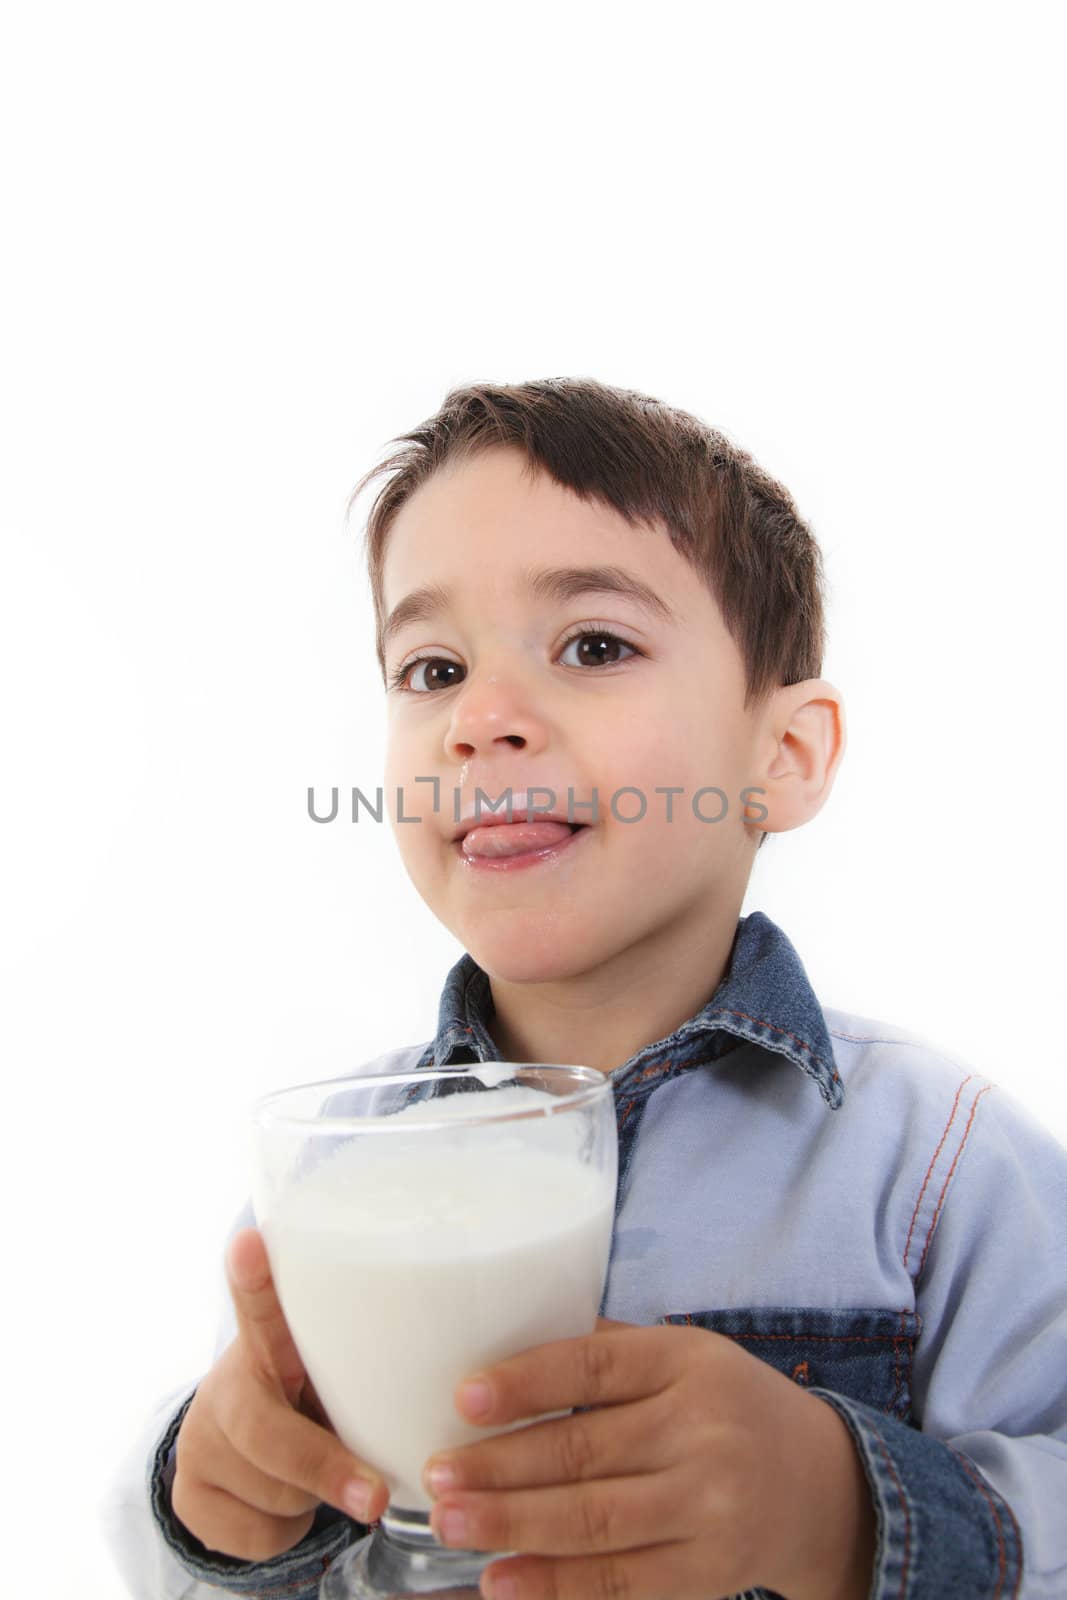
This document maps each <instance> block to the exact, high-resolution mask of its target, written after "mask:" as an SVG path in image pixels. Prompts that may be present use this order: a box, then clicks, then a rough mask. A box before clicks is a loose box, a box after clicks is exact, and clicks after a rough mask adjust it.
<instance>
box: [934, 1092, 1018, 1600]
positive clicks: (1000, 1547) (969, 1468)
mask: <svg viewBox="0 0 1067 1600" xmlns="http://www.w3.org/2000/svg"><path fill="white" fill-rule="evenodd" d="M975 1104H976V1105H977V1104H978V1102H977V1100H976V1101H975ZM948 1448H949V1449H950V1450H952V1446H951V1445H949V1446H948ZM952 1454H953V1455H954V1456H955V1457H956V1460H957V1461H958V1462H959V1463H960V1466H961V1467H962V1468H963V1470H964V1472H966V1474H967V1476H968V1477H969V1478H972V1479H973V1480H974V1482H975V1483H976V1484H977V1485H978V1489H979V1492H980V1494H981V1495H982V1498H983V1499H984V1500H985V1501H986V1503H987V1505H988V1506H989V1509H990V1511H991V1512H992V1513H993V1520H994V1522H995V1523H996V1525H997V1555H998V1557H999V1558H1000V1571H999V1573H998V1575H997V1592H996V1594H995V1595H994V1596H993V1600H999V1596H1000V1592H1001V1588H1002V1586H1003V1583H1004V1568H1005V1567H1006V1566H1007V1560H1006V1558H1005V1555H1004V1530H1003V1527H1002V1526H1001V1521H1000V1513H999V1511H998V1510H997V1507H996V1503H995V1501H993V1500H992V1499H991V1498H990V1496H989V1494H988V1493H987V1490H986V1484H985V1482H984V1480H983V1479H982V1478H981V1477H980V1476H979V1475H978V1473H977V1472H976V1471H975V1470H974V1463H973V1462H971V1461H968V1460H967V1458H966V1456H963V1455H961V1454H960V1452H959V1451H958V1450H952ZM1019 1576H1020V1577H1021V1576H1022V1574H1021V1573H1020V1575H1019ZM1018 1592H1019V1586H1018V1584H1016V1586H1015V1593H1016V1594H1018Z"/></svg>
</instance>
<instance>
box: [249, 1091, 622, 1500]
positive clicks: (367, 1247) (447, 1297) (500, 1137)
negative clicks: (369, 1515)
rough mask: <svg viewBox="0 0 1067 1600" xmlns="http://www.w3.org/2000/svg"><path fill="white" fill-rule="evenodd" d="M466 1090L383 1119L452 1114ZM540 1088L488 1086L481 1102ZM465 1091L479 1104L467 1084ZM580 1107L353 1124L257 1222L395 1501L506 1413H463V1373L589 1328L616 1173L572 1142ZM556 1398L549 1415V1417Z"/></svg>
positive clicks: (284, 1291) (319, 1380) (340, 1413)
mask: <svg viewBox="0 0 1067 1600" xmlns="http://www.w3.org/2000/svg"><path fill="white" fill-rule="evenodd" d="M471 1099H472V1097H471V1096H469V1095H450V1096H447V1097H445V1098H443V1099H436V1100H432V1101H426V1102H422V1103H420V1104H416V1105H413V1106H411V1107H409V1108H407V1109H405V1110H404V1111H402V1112H399V1113H398V1114H397V1116H396V1117H395V1118H391V1119H389V1120H390V1122H394V1123H396V1122H399V1121H400V1120H401V1119H404V1122H405V1124H406V1123H407V1122H408V1121H411V1122H416V1121H425V1120H427V1119H431V1118H432V1119H434V1120H438V1119H441V1120H446V1121H449V1122H455V1121H456V1119H457V1118H459V1117H462V1116H466V1117H468V1118H469V1117H470V1116H471ZM551 1099H552V1097H551V1096H548V1095H545V1094H544V1093H541V1092H539V1091H537V1090H532V1089H528V1088H519V1087H513V1088H509V1089H500V1090H495V1091H494V1093H493V1100H492V1105H493V1110H494V1112H499V1111H501V1110H503V1109H504V1108H505V1103H506V1104H507V1108H508V1109H521V1108H524V1107H526V1106H527V1105H534V1104H538V1105H541V1106H544V1105H545V1104H546V1102H547V1103H550V1102H551ZM478 1100H479V1105H480V1106H481V1105H483V1104H484V1100H483V1097H481V1096H479V1097H478ZM589 1133H590V1127H589V1122H588V1118H587V1117H584V1116H579V1115H577V1114H574V1113H571V1114H568V1113H563V1114H558V1113H557V1114H556V1115H554V1116H549V1117H544V1118H540V1117H539V1118H536V1119H532V1118H531V1119H528V1120H524V1121H522V1122H512V1123H497V1124H494V1125H492V1127H491V1128H490V1126H488V1125H486V1124H482V1125H481V1126H480V1127H477V1126H467V1127H459V1126H456V1127H448V1128H444V1129H441V1128H439V1129H434V1130H426V1131H425V1132H423V1133H421V1134H420V1133H416V1132H415V1131H414V1129H413V1130H412V1134H410V1135H409V1134H407V1133H404V1132H400V1131H397V1132H389V1133H384V1134H372V1135H370V1136H369V1137H364V1136H359V1135H357V1136H356V1137H355V1138H353V1139H351V1140H349V1141H348V1142H346V1143H343V1144H341V1145H340V1146H339V1147H338V1148H335V1149H334V1150H333V1151H332V1153H330V1154H329V1155H328V1156H327V1157H326V1159H325V1160H322V1161H321V1162H320V1163H319V1165H318V1166H316V1167H315V1169H314V1170H313V1171H311V1172H310V1173H308V1174H306V1175H305V1176H304V1177H302V1178H301V1179H300V1180H299V1181H297V1182H294V1183H292V1184H291V1185H290V1187H289V1188H288V1189H287V1190H285V1191H284V1192H283V1193H282V1195H281V1197H280V1199H277V1200H275V1201H274V1202H273V1203H272V1205H271V1208H270V1212H269V1215H268V1216H266V1217H265V1218H263V1220H262V1229H263V1234H264V1238H265V1240H266V1243H267V1249H268V1252H269V1255H270V1261H271V1267H272V1270H273V1274H274V1279H275V1283H276V1285H277V1289H278V1296H279V1299H280V1300H281V1304H282V1309H283V1310H284V1312H285V1316H286V1320H287V1321H288V1323H289V1326H290V1328H291V1330H292V1333H293V1337H294V1339H295V1341H296V1345H297V1348H298V1349H299V1351H300V1354H301V1356H302V1358H303V1360H304V1364H305V1366H306V1367H307V1370H308V1372H309V1374H310V1376H311V1379H312V1382H313V1383H314V1385H315V1388H316V1390H317V1392H318V1395H319V1398H320V1399H321V1400H322V1403H323V1405H324V1407H325V1408H326V1412H327V1414H328V1416H329V1417H330V1420H331V1422H332V1423H333V1425H334V1428H335V1429H336V1431H337V1434H338V1436H339V1437H340V1438H341V1439H342V1440H343V1441H344V1443H345V1444H346V1445H347V1446H348V1448H349V1449H350V1450H352V1451H353V1453H354V1454H355V1455H357V1456H359V1457H360V1458H361V1459H362V1460H364V1461H366V1462H368V1463H369V1464H370V1465H371V1466H373V1467H375V1468H376V1469H377V1470H378V1471H379V1472H380V1473H381V1474H382V1476H383V1477H384V1478H385V1480H386V1482H387V1483H388V1485H389V1490H390V1502H391V1504H392V1505H393V1506H401V1507H406V1508H408V1509H410V1510H416V1511H429V1510H430V1508H431V1506H432V1504H433V1501H432V1499H431V1498H430V1497H429V1496H428V1495H427V1494H426V1492H425V1491H424V1489H423V1487H422V1468H423V1466H424V1464H425V1462H426V1460H427V1458H428V1457H429V1456H430V1455H432V1454H433V1453H434V1452H435V1451H436V1450H443V1449H447V1448H449V1447H454V1446H458V1445H463V1444H468V1443H471V1442H473V1441H474V1440H476V1439H483V1438H487V1437H489V1436H490V1435H492V1434H496V1433H504V1432H507V1431H510V1428H512V1427H515V1426H518V1425H520V1424H514V1423H513V1424H509V1425H508V1426H507V1427H501V1426H496V1427H492V1428H479V1427H476V1426H474V1425H473V1424H470V1423H466V1422H464V1421H463V1420H462V1418H461V1417H460V1416H459V1414H458V1413H457V1411H456V1409H455V1405H454V1402H453V1393H454V1390H455V1388H456V1385H457V1384H458V1383H459V1382H460V1381H461V1380H462V1379H463V1378H465V1377H468V1376H470V1375H472V1374H473V1373H475V1372H477V1371H479V1370H481V1369H484V1368H485V1367H488V1366H490V1365H491V1364H492V1363H494V1362H496V1361H499V1360H502V1359H504V1358H505V1357H507V1356H511V1355H516V1354H518V1353H519V1352H520V1351H522V1350H527V1349H529V1348H531V1347H532V1346H534V1345H538V1344H545V1343H548V1342H549V1341H551V1340H555V1339H567V1338H574V1337H577V1336H579V1335H582V1334H587V1333H591V1332H592V1331H593V1329H594V1327H595V1325H596V1316H597V1309H598V1307H599V1304H600V1298H601V1294H602V1292H603V1287H604V1279H605V1274H606V1271H607V1263H608V1255H609V1251H610V1247H611V1230H612V1223H613V1219H614V1203H615V1181H614V1180H615V1173H614V1170H612V1171H610V1172H608V1173H601V1172H597V1171H595V1170H593V1169H592V1168H590V1167H589V1166H588V1165H586V1164H585V1163H583V1162H582V1161H581V1160H580V1159H579V1157H578V1149H577V1142H578V1140H579V1139H580V1138H582V1137H583V1136H584V1137H588V1136H589ZM566 1414H567V1413H566V1412H559V1411H557V1412H552V1413H549V1414H548V1415H551V1416H562V1415H566Z"/></svg>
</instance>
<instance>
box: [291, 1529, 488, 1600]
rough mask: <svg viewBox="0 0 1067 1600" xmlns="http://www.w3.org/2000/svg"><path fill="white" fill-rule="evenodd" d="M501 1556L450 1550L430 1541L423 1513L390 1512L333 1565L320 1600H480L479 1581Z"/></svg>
mask: <svg viewBox="0 0 1067 1600" xmlns="http://www.w3.org/2000/svg"><path fill="white" fill-rule="evenodd" d="M505 1554H507V1552H506V1551H499V1550H498V1551H485V1550H450V1549H449V1548H448V1547H447V1546H445V1545H442V1544H438V1542H437V1540H436V1539H435V1538H434V1535H433V1530H432V1528H431V1527H430V1518H429V1515H428V1513H427V1512H425V1511H404V1510H402V1509H401V1508H399V1507H397V1506H389V1508H388V1509H387V1510H386V1512H385V1514H384V1516H383V1517H382V1520H381V1525H380V1526H379V1527H377V1528H376V1529H375V1530H374V1532H373V1533H370V1534H368V1535H367V1537H366V1538H365V1539H361V1540H360V1541H359V1543H358V1544H354V1545H351V1546H350V1547H349V1549H347V1550H346V1551H345V1553H344V1555H342V1556H339V1557H338V1558H337V1560H336V1561H334V1562H333V1563H332V1565H331V1566H330V1568H329V1570H328V1571H327V1572H326V1574H325V1575H324V1577H323V1579H322V1582H321V1584H320V1585H319V1600H410V1597H412V1596H414V1595H426V1594H430V1595H432V1594H447V1595H448V1596H450V1600H481V1591H480V1589H479V1588H478V1579H479V1578H480V1577H481V1575H482V1572H483V1571H484V1570H485V1568H486V1567H487V1566H488V1565H489V1563H490V1562H491V1561H496V1560H497V1559H498V1558H499V1557H500V1556H502V1555H505Z"/></svg>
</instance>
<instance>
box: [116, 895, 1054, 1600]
mask: <svg viewBox="0 0 1067 1600" xmlns="http://www.w3.org/2000/svg"><path fill="white" fill-rule="evenodd" d="M492 1013H493V1004H492V996H491V992H490V986H489V979H488V977H487V975H486V973H485V972H484V971H483V970H482V969H481V968H480V967H478V965H477V964H476V963H475V962H474V960H473V959H472V958H471V957H470V956H469V955H464V956H463V957H461V959H460V960H459V961H458V962H457V963H456V965H455V966H454V967H453V968H452V970H451V971H450V972H449V974H448V977H447V979H446V982H445V985H444V990H443V993H442V995H441V1001H440V1010H439V1017H438V1026H437V1032H436V1035H435V1037H434V1039H433V1040H432V1041H430V1042H429V1043H426V1044H420V1045H411V1046H407V1047H403V1048H400V1049H398V1050H394V1051H389V1052H387V1053H386V1054H385V1055H383V1056H381V1057H379V1058H377V1059H376V1060H375V1061H374V1062H369V1063H367V1064H366V1065H365V1066H364V1067H362V1068H361V1069H360V1070H361V1071H366V1072H386V1071H403V1070H412V1069H413V1068H415V1067H419V1068H425V1067H432V1066H446V1065H458V1064H461V1063H465V1062H476V1061H489V1060H499V1059H500V1052H499V1051H498V1050H497V1048H496V1046H495V1044H494V1042H493V1040H492V1038H491V1036H490V1034H489V1031H488V1027H489V1023H490V1022H491V1020H492ZM610 1079H611V1084H612V1088H613V1091H614V1098H615V1107H616V1114H617V1121H618V1131H619V1184H618V1194H617V1203H616V1214H615V1227H614V1231H613V1237H612V1248H611V1257H610V1262H609V1267H608V1273H607V1281H606V1285H605V1289H604V1296H603V1300H602V1303H601V1308H600V1314H601V1315H602V1316H606V1317H611V1318H614V1319H616V1320H618V1321H623V1322H630V1323H635V1324H638V1325H642V1326H652V1325H669V1324H684V1325H686V1326H690V1327H698V1328H707V1329H710V1330H711V1331H713V1332H715V1333H718V1334H720V1335H723V1336H725V1337H727V1338H730V1339H736V1340H737V1341H738V1342H740V1343H741V1344H742V1345H743V1346H744V1348H745V1349H747V1350H749V1351H750V1352H751V1353H752V1354H753V1355H755V1356H757V1357H759V1358H760V1359H761V1360H763V1361H767V1362H769V1363H770V1364H771V1365H772V1366H774V1367H776V1368H777V1369H778V1371H780V1372H782V1373H784V1374H785V1375H786V1376H787V1377H789V1378H790V1379H791V1380H792V1381H793V1382H795V1383H798V1384H802V1385H804V1387H805V1388H807V1389H808V1390H809V1391H810V1392H811V1393H812V1394H814V1395H817V1396H819V1397H820V1398H821V1399H822V1400H823V1401H825V1402H826V1404H827V1405H830V1406H833V1408H834V1409H835V1410H836V1411H837V1412H838V1413H839V1415H840V1416H841V1417H842V1418H843V1420H844V1422H845V1424H846V1425H847V1427H848V1429H849V1432H850V1434H851V1436H852V1439H853V1441H854V1443H855V1447H856V1450H857V1452H858V1456H859V1460H860V1463H861V1465H862V1468H863V1471H864V1473H865V1475H866V1479H867V1483H868V1486H869V1490H870V1494H871V1500H872V1503H873V1507H874V1513H875V1519H876V1526H877V1541H876V1553H875V1559H874V1568H873V1573H872V1582H871V1588H870V1592H869V1600H935V1597H936V1600H947V1597H952V1600H971V1597H974V1600H978V1597H986V1596H988V1597H990V1600H993V1597H998V1600H999V1597H1001V1596H1003V1597H1005V1600H1007V1597H1009V1596H1013V1597H1021V1600H1064V1597H1065V1596H1067V1233H1065V1229H1064V1221H1065V1219H1067V1151H1065V1150H1064V1148H1063V1147H1062V1146H1061V1145H1060V1144H1059V1143H1058V1142H1057V1141H1056V1140H1055V1139H1054V1138H1053V1137H1052V1135H1051V1134H1050V1133H1048V1132H1047V1131H1046V1130H1045V1129H1044V1128H1043V1127H1042V1126H1041V1124H1040V1123H1038V1122H1037V1121H1036V1120H1035V1119H1034V1118H1033V1117H1032V1116H1031V1115H1030V1113H1029V1112H1028V1111H1027V1110H1026V1109H1025V1108H1024V1107H1023V1106H1022V1105H1021V1104H1020V1103H1019V1102H1017V1101H1016V1100H1015V1099H1013V1098H1012V1097H1011V1096H1010V1095H1009V1094H1007V1093H1006V1092H1005V1091H1004V1090H1003V1089H1001V1088H999V1087H998V1086H997V1085H996V1084H995V1083H993V1082H991V1081H990V1080H989V1079H987V1078H985V1077H983V1076H982V1075H981V1074H980V1073H977V1072H974V1071H972V1070H970V1069H969V1068H968V1067H967V1066H966V1065H965V1064H960V1063H957V1062H956V1061H955V1060H953V1059H952V1058H950V1057H948V1056H946V1055H945V1054H943V1053H942V1052H940V1051H939V1050H937V1049H936V1048H934V1047H933V1046H932V1045H930V1044H929V1043H928V1042H927V1041H925V1040H924V1039H922V1038H920V1037H918V1036H917V1035H915V1034H912V1033H907V1032H905V1031H904V1030H902V1029H900V1028H897V1027H894V1026H892V1025H887V1024H884V1023H881V1022H873V1021H871V1020H870V1019H868V1018H865V1017H860V1016H856V1015H853V1014H851V1013H846V1012H843V1011H839V1010H834V1009H829V1008H827V1007H824V1006H822V1005H821V1004H820V1003H819V1001H818V1000H817V999H816V996H815V994H814V992H813V990H812V988H811V985H810V983H809V981H808V978H807V975H806V973H805V970H804V967H803V965H802V963H801V961H800V959H799V957H798V955H797V953H796V951H795V950H794V948H793V946H792V944H791V943H790V941H789V939H788V938H787V937H786V935H785V934H784V933H783V932H782V931H781V929H780V928H778V927H777V926H776V925H775V924H774V923H773V922H772V921H771V920H770V918H768V917H767V916H765V915H764V914H763V913H762V912H759V911H755V912H752V913H751V914H750V915H749V916H747V917H743V918H741V919H739V922H738V926H737V931H736V934H735V938H734V944H733V948H732V951H731V958H730V962H729V965H728V970H727V972H726V975H725V976H724V978H723V980H722V982H721V983H720V984H719V986H718V988H717V989H716V991H715V993H714V994H713V995H712V997H711V999H710V1000H709V1001H708V1003H707V1004H706V1005H705V1006H703V1008H702V1009H701V1010H700V1011H698V1012H697V1013H696V1014H695V1015H694V1016H692V1017H691V1018H690V1019H689V1020H688V1021H687V1022H685V1023H684V1024H683V1025H682V1026H681V1027H679V1028H677V1029H676V1030H675V1031H674V1032H673V1033H671V1034H669V1035H668V1036H667V1037H666V1038H663V1039H660V1040H657V1041H656V1042H655V1043H653V1044H650V1045H647V1046H645V1048H643V1049H642V1050H640V1051H638V1053H637V1054H636V1055H634V1056H632V1057H631V1058H630V1060H629V1061H627V1062H625V1063H624V1064H623V1065H622V1066H620V1067H618V1068H617V1069H616V1070H615V1071H614V1072H612V1073H611V1074H610ZM252 1221H254V1215H253V1212H252V1209H251V1206H247V1207H246V1208H245V1210H244V1211H243V1212H242V1214H241V1216H240V1217H239V1218H238V1219H237V1221H236V1222H235V1224H234V1227H233V1229H232V1231H231V1236H232V1232H236V1230H237V1228H239V1227H243V1226H246V1225H248V1224H249V1223H250V1222H252ZM235 1331H236V1328H235V1323H234V1319H233V1312H232V1307H229V1304H228V1298H227V1301H226V1302H225V1308H224V1313H223V1322H222V1327H221V1330H220V1334H219V1340H218V1344H217V1347H216V1353H217V1354H218V1353H221V1351H222V1349H224V1348H225V1346H226V1344H228V1343H229V1341H230V1339H231V1338H232V1337H233V1335H234V1332H235ZM194 1393H195V1389H194V1390H193V1391H192V1392H191V1393H188V1394H185V1395H184V1398H182V1399H181V1401H180V1403H179V1404H177V1406H175V1401H176V1400H177V1398H178V1397H177V1396H169V1397H168V1398H167V1400H166V1401H164V1402H163V1404H162V1405H161V1406H160V1408H159V1409H158V1410H157V1411H156V1413H155V1415H154V1416H153V1418H152V1419H151V1422H150V1424H149V1426H148V1427H147V1428H146V1430H145V1432H144V1434H143V1435H142V1437H141V1438H140V1439H139V1440H138V1441H137V1444H136V1446H135V1448H134V1450H133V1452H132V1453H131V1455H130V1457H129V1458H128V1461H127V1464H126V1467H125V1469H124V1472H123V1474H122V1475H121V1476H120V1478H119V1479H118V1480H116V1482H115V1484H114V1486H113V1489H112V1492H111V1494H110V1496H109V1500H108V1502H107V1505H106V1508H105V1527H106V1531H107V1533H108V1536H109V1541H110V1544H111V1548H112V1551H113V1554H114V1557H115V1560H116V1562H117V1564H118V1565H119V1567H120V1569H121V1570H122V1572H123V1574H124V1576H125V1578H126V1581H127V1582H128V1584H129V1586H130V1588H131V1591H132V1592H133V1593H134V1594H135V1595H136V1596H137V1597H138V1600H149V1597H153V1600H155V1597H160V1600H194V1597H199V1596H204V1600H207V1596H209V1595H214V1594H217V1593H218V1591H219V1590H220V1589H221V1590H222V1591H224V1592H228V1593H232V1594H241V1595H246V1596H249V1595H254V1596H261V1597H264V1600H266V1597H278V1600H281V1597H282V1596H285V1597H286V1600H314V1597H315V1596H316V1594H317V1589H318V1583H319V1580H320V1578H321V1575H322V1573H323V1571H324V1570H325V1569H326V1567H328V1566H329V1564H330V1562H331V1561H332V1560H333V1559H334V1557H336V1555H338V1554H339V1553H340V1552H341V1551H342V1550H343V1549H344V1548H345V1547H346V1546H347V1545H348V1544H349V1543H350V1542H351V1540H352V1539H353V1538H359V1537H362V1536H363V1534H364V1533H365V1532H366V1529H365V1528H364V1527H363V1526H362V1525H361V1524H359V1523H355V1522H353V1521H352V1520H351V1519H349V1518H347V1517H345V1516H343V1515H342V1514H341V1513H340V1512H338V1511H335V1510H333V1509H332V1508H330V1507H327V1506H321V1507H320V1508H319V1512H318V1514H317V1517H316V1521H315V1525H314V1526H313V1528H312V1529H311V1531H310V1532H309V1533H308V1534H307V1535H306V1537H305V1538H304V1539H303V1540H302V1541H301V1542H300V1543H299V1544H298V1545H296V1546H295V1547H294V1548H293V1549H292V1550H290V1551H287V1552H286V1553H284V1554H283V1555H281V1556H277V1557H275V1558H273V1559H272V1560H269V1561H265V1562H260V1563H255V1562H247V1561H239V1560H237V1559H235V1558H231V1557H229V1556H225V1555H222V1554H220V1553H218V1552H213V1551H209V1550H207V1549H206V1548H205V1547H204V1546H203V1545H202V1544H201V1543H200V1542H199V1541H198V1540H197V1539H195V1538H194V1537H193V1536H192V1535H191V1534H190V1533H189V1532H188V1531H187V1530H186V1529H185V1528H184V1527H183V1526H182V1524H181V1523H180V1522H178V1521H177V1519H176V1518H175V1516H174V1514H173V1512H172V1510H171V1508H170V1500H169V1488H170V1483H171V1481H172V1479H173V1471H174V1441H175V1438H176V1436H177V1432H178V1428H179V1427H180V1425H181V1421H182V1418H183V1417H184V1415H185V1412H186V1410H187V1409H188V1405H189V1403H190V1401H191V1399H192V1397H193V1394H194ZM812 1506H813V1514H817V1511H818V1486H817V1485H813V1486H812ZM747 1594H748V1595H749V1596H752V1597H766V1600H773V1597H772V1596H771V1594H770V1591H766V1590H761V1589H754V1590H750V1591H747ZM708 1600H716V1597H713V1596H711V1595H709V1597H708Z"/></svg>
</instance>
